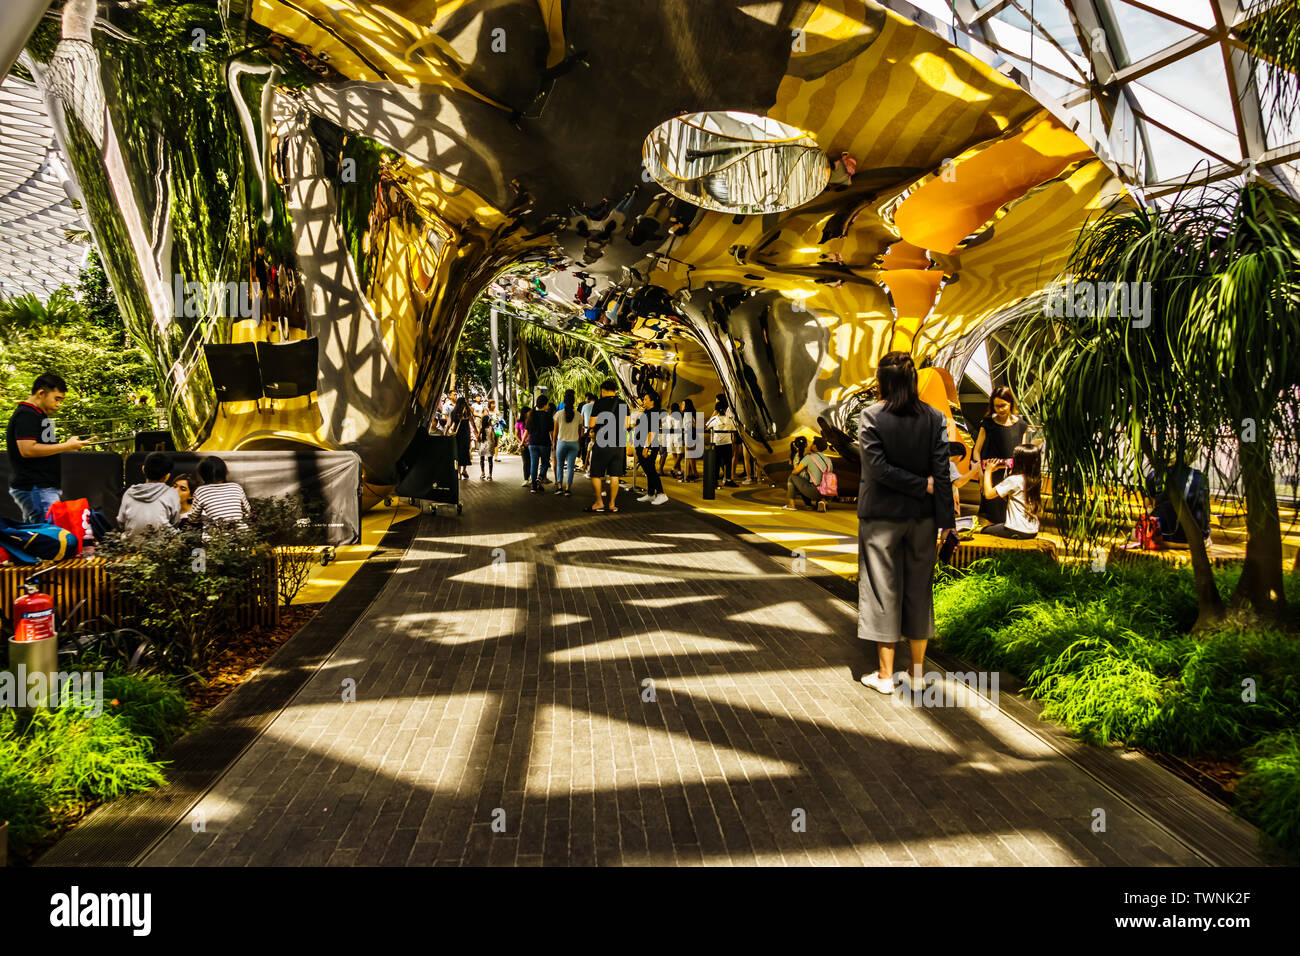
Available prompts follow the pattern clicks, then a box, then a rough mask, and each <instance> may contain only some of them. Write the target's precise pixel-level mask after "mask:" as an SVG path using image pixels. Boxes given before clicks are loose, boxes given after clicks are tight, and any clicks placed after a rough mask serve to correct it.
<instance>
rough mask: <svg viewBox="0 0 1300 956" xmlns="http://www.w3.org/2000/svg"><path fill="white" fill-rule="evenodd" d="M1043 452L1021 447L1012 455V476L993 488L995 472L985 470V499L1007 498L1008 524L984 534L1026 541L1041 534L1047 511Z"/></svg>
mask: <svg viewBox="0 0 1300 956" xmlns="http://www.w3.org/2000/svg"><path fill="white" fill-rule="evenodd" d="M1042 457H1043V456H1042V451H1041V450H1040V449H1039V447H1038V446H1037V445H1017V446H1016V448H1015V451H1014V452H1012V454H1011V474H1010V475H1009V476H1008V477H1006V478H1005V479H1003V480H1002V481H1000V482H999V483H998V484H996V485H994V484H993V469H992V468H985V469H984V479H983V483H984V497H985V498H1005V499H1006V501H1007V520H1006V521H1005V522H1002V523H1000V524H991V525H989V526H988V527H986V528H982V529H980V533H981V534H992V535H997V536H998V537H999V538H1015V539H1018V540H1024V539H1026V538H1033V537H1035V536H1037V534H1038V515H1039V513H1040V512H1041V510H1042V507H1043V498H1042V488H1043V477H1042V475H1043V468H1042Z"/></svg>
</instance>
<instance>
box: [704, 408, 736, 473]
mask: <svg viewBox="0 0 1300 956" xmlns="http://www.w3.org/2000/svg"><path fill="white" fill-rule="evenodd" d="M713 412H714V414H713V417H712V418H710V419H709V420H708V421H707V422H705V423H704V427H705V428H707V429H709V433H710V434H711V435H712V436H713V444H714V446H715V447H716V448H717V453H716V457H717V460H718V477H719V478H721V477H722V475H723V473H725V474H726V480H725V481H723V482H722V484H723V485H724V486H726V487H727V488H739V487H740V486H739V485H737V484H736V483H735V481H733V480H732V478H731V467H732V455H733V454H734V453H733V452H732V450H731V434H732V432H734V431H735V430H736V423H735V421H734V420H733V419H732V417H731V415H730V414H728V411H727V403H726V402H718V403H717V404H716V405H714V406H713Z"/></svg>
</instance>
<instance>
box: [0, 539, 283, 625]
mask: <svg viewBox="0 0 1300 956" xmlns="http://www.w3.org/2000/svg"><path fill="white" fill-rule="evenodd" d="M109 566H110V562H109V559H107V558H97V557H89V558H71V559H69V560H67V561H43V562H41V563H40V564H4V565H0V614H3V616H4V617H5V619H6V620H8V619H9V618H11V617H12V609H13V604H14V601H15V600H17V599H18V597H19V596H20V595H22V594H23V593H24V592H23V582H24V581H26V580H27V579H28V578H30V577H31V576H32V575H34V574H39V575H40V579H41V580H40V584H41V590H42V591H43V592H44V593H46V594H48V595H50V596H51V597H52V598H53V599H54V613H55V618H56V620H57V621H58V622H59V624H60V625H63V624H65V623H66V624H67V625H68V626H70V627H76V626H77V625H80V624H83V623H85V622H87V621H93V620H96V619H98V618H100V617H107V618H109V619H110V620H112V621H115V622H119V623H121V622H123V621H125V620H128V619H129V618H130V616H131V611H132V606H131V602H130V601H128V600H127V599H126V598H125V597H124V596H123V595H122V594H121V592H119V591H118V589H117V585H116V584H115V583H114V581H113V578H112V576H111V575H110V573H109ZM257 578H258V580H257V581H256V582H255V586H254V588H253V591H252V594H251V596H250V599H249V600H247V601H246V602H245V603H244V605H243V606H242V607H241V608H240V609H239V623H240V624H241V625H243V626H245V627H260V626H270V625H275V624H278V623H279V621H280V595H279V586H278V580H277V577H276V571H275V559H274V557H271V556H269V557H268V560H267V563H266V565H265V567H263V569H262V570H261V572H260V573H259V574H258V575H257ZM11 626H12V622H11Z"/></svg>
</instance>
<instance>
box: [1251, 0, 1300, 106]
mask: <svg viewBox="0 0 1300 956" xmlns="http://www.w3.org/2000/svg"><path fill="white" fill-rule="evenodd" d="M1237 34H1238V36H1239V37H1240V38H1241V39H1242V40H1243V41H1244V42H1245V44H1246V47H1247V49H1248V50H1249V51H1250V52H1251V54H1252V56H1253V57H1254V59H1255V60H1256V61H1257V62H1260V63H1262V64H1263V65H1264V71H1265V90H1266V91H1267V92H1268V93H1269V94H1270V95H1269V100H1270V101H1271V103H1272V111H1273V113H1274V114H1275V115H1276V116H1277V117H1278V118H1279V119H1284V118H1289V117H1290V115H1291V114H1292V113H1294V112H1295V109H1296V107H1297V106H1300V85H1297V83H1296V74H1297V73H1300V3H1296V0H1254V2H1253V3H1252V4H1251V5H1250V11H1249V15H1248V16H1247V18H1246V20H1245V22H1244V25H1243V26H1241V27H1239V28H1238V30H1237Z"/></svg>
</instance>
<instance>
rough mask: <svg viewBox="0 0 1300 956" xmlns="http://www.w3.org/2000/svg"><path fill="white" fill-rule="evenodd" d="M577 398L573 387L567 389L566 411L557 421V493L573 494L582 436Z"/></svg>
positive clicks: (565, 395)
mask: <svg viewBox="0 0 1300 956" xmlns="http://www.w3.org/2000/svg"><path fill="white" fill-rule="evenodd" d="M577 404H578V403H577V399H576V398H575V396H574V394H573V389H571V388H569V389H565V392H564V411H562V412H560V414H559V417H558V418H557V419H556V423H555V478H556V482H555V483H556V485H558V487H557V488H556V489H555V493H556V494H557V495H572V494H573V469H574V466H575V465H576V464H577V462H578V448H579V445H580V442H579V439H580V438H581V437H582V432H583V427H582V416H581V415H579V414H578V409H577Z"/></svg>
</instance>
